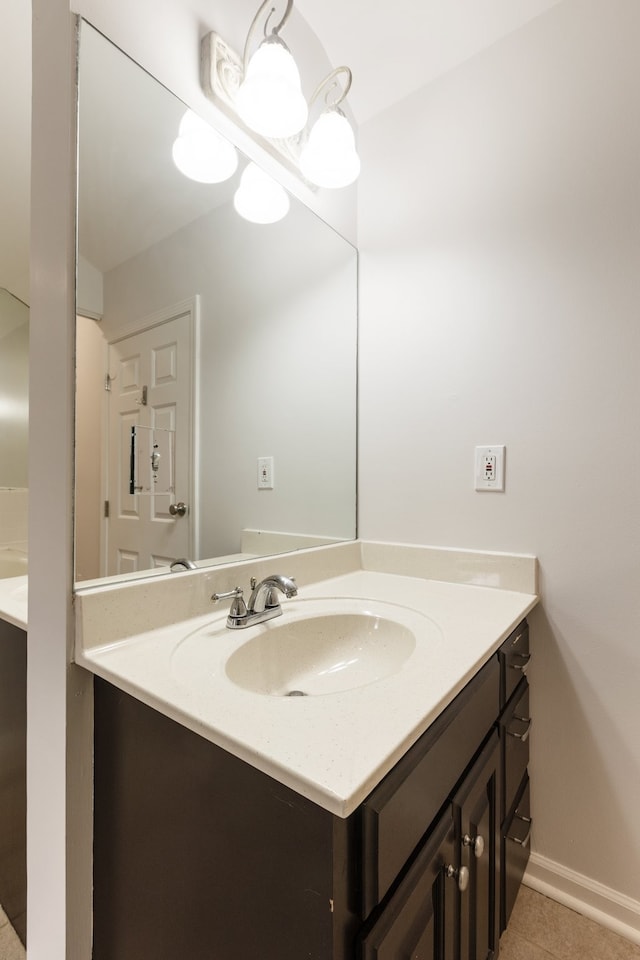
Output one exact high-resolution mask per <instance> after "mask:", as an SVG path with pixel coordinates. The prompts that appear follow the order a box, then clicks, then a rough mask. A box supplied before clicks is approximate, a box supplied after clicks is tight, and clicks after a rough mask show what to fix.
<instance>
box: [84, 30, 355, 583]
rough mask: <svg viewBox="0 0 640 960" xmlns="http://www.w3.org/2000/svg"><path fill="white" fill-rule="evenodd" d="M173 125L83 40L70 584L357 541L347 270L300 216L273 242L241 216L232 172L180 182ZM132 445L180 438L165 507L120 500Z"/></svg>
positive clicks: (117, 57) (121, 70)
mask: <svg viewBox="0 0 640 960" xmlns="http://www.w3.org/2000/svg"><path fill="white" fill-rule="evenodd" d="M185 110H186V108H185V106H184V104H183V103H182V102H181V101H179V100H178V99H177V98H176V97H174V96H173V95H172V94H171V93H170V92H169V91H167V90H166V89H165V88H164V87H162V86H161V85H160V84H159V83H158V82H157V81H155V80H154V79H153V78H152V77H150V76H149V75H148V74H147V73H146V72H145V71H143V70H142V69H141V68H140V67H139V66H138V65H137V64H135V63H134V62H133V61H131V60H130V59H129V58H127V57H126V56H125V55H124V54H123V53H122V52H121V51H120V50H118V49H117V48H116V47H114V46H113V45H112V44H111V43H109V42H108V41H107V40H106V39H105V38H104V37H103V36H101V35H100V34H98V33H97V32H96V31H95V30H93V29H92V28H91V27H90V26H89V25H88V24H86V23H83V24H82V29H81V41H80V67H79V177H78V180H79V187H78V190H79V195H78V292H77V309H78V314H79V316H78V325H77V403H76V407H77V418H76V450H77V454H76V579H77V580H79V581H80V580H82V581H85V580H87V579H94V578H97V577H104V576H125V575H127V576H137V575H138V576H139V575H141V573H142V572H143V571H144V575H149V574H151V573H152V572H154V571H156V572H158V571H164V572H166V569H167V566H168V565H169V564H170V563H171V562H172V561H173V560H174V559H176V558H179V557H188V558H190V559H192V560H200V561H207V562H216V561H217V562H223V561H224V562H226V561H228V560H229V559H236V558H237V559H241V558H244V557H247V556H255V555H258V554H261V555H266V554H274V553H280V552H286V551H288V550H291V549H297V548H302V547H306V546H311V545H314V544H316V543H323V542H333V541H335V540H344V539H352V538H353V537H354V536H355V533H356V531H355V495H356V480H355V466H356V449H355V445H356V339H357V291H356V283H357V265H356V251H355V249H354V248H353V247H352V246H351V244H349V243H348V242H347V241H346V240H344V239H343V238H342V237H341V236H339V235H338V234H337V233H336V232H335V231H334V230H332V229H331V228H330V227H329V226H328V225H327V224H326V223H324V222H322V221H321V220H320V219H319V218H318V217H317V216H316V215H315V214H313V213H312V212H311V211H310V210H309V209H307V208H306V207H305V206H304V205H303V204H302V203H300V202H299V201H297V200H296V199H295V198H290V206H289V210H288V213H287V215H286V216H285V217H284V219H282V220H280V221H279V222H277V223H270V224H268V225H266V224H256V223H250V222H248V221H247V220H245V219H243V218H242V217H241V216H239V215H238V212H237V211H236V209H234V204H233V194H234V191H235V190H236V189H237V186H238V183H239V180H240V177H241V174H242V172H243V170H244V169H245V167H246V166H247V161H246V159H244V158H243V157H240V162H239V165H238V169H237V171H236V173H235V174H234V175H233V177H232V178H231V179H230V180H228V181H227V182H225V183H214V184H211V183H200V182H196V181H194V180H192V179H189V178H187V177H186V176H185V175H184V174H183V173H181V172H180V171H179V170H178V168H177V166H176V164H175V163H174V161H173V159H172V147H173V144H174V142H175V140H176V138H177V136H178V131H179V129H180V124H181V121H182V120H183V117H184V115H185ZM134 427H146V428H151V429H152V431H172V432H173V434H172V436H173V442H172V444H171V445H167V447H166V451H165V455H166V456H170V457H171V458H172V459H173V461H174V462H173V463H172V464H171V472H170V475H171V484H170V486H171V489H170V490H169V492H164V488H163V492H161V493H158V492H157V491H154V490H153V489H152V490H151V491H150V492H149V493H148V494H146V495H143V494H142V493H140V492H138V491H135V492H134V493H131V492H130V491H131V487H130V473H131V471H130V468H131V461H130V456H131V436H132V433H131V431H132V428H134ZM152 447H153V444H151V445H150V451H149V454H148V456H149V457H151V456H152V455H153V454H154V451H153V449H152ZM162 454H163V450H160V449H159V448H158V449H157V450H156V451H155V456H156V461H155V465H156V467H157V466H158V463H159V462H162V461H159V460H158V459H157V458H158V457H159V456H161V455H162ZM163 466H164V465H163ZM147 473H148V471H147ZM151 475H152V476H153V470H152V471H151ZM180 507H182V508H184V509H179V508H180Z"/></svg>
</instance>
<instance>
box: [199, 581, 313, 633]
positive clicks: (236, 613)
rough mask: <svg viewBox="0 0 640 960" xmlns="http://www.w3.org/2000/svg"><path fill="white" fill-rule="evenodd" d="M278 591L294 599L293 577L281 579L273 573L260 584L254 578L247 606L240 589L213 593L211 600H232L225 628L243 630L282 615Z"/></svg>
mask: <svg viewBox="0 0 640 960" xmlns="http://www.w3.org/2000/svg"><path fill="white" fill-rule="evenodd" d="M278 591H280V592H281V593H283V594H284V595H285V597H295V596H296V594H297V592H298V587H297V585H296V582H295V580H294V579H293V577H283V576H282V575H281V574H279V573H274V574H272V575H271V576H269V577H265V578H264V580H261V581H260V583H258V582H257V581H256V578H255V577H252V578H251V596H250V597H249V604H248V605H247V604H245V602H244V599H243V596H242V593H243V591H242V588H241V587H236V588H235V589H234V590H230V591H229V592H228V593H214V594H213V596H212V597H211V599H212V600H213V602H214V603H217V602H218V601H219V600H227V599H229V598H232V599H233V603H232V604H231V609H230V610H229V616H228V617H227V626H228V627H229V629H230V630H243V629H244V628H245V627H251V626H253V625H254V624H256V623H263V622H264V621H265V620H271V619H272V618H273V617H279V616H280V615H281V613H282V607H281V606H280V602H279V600H278Z"/></svg>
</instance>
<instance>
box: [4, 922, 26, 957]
mask: <svg viewBox="0 0 640 960" xmlns="http://www.w3.org/2000/svg"><path fill="white" fill-rule="evenodd" d="M25 956H26V954H25V950H24V947H23V946H22V944H21V943H20V938H19V937H18V934H17V933H16V932H15V930H14V929H13V927H12V926H11V924H10V923H6V924H5V925H4V926H3V927H0V960H25Z"/></svg>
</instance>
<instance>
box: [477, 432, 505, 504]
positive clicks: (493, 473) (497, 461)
mask: <svg viewBox="0 0 640 960" xmlns="http://www.w3.org/2000/svg"><path fill="white" fill-rule="evenodd" d="M504 455H505V447H504V446H502V445H499V444H496V445H494V446H491V447H476V456H475V474H474V475H475V489H476V490H495V491H497V492H499V493H502V492H503V491H504Z"/></svg>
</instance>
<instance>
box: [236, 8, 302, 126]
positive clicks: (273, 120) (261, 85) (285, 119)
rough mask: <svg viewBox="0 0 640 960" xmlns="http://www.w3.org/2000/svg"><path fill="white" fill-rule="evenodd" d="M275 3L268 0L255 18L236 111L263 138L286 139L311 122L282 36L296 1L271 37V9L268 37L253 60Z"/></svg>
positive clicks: (294, 65) (266, 36)
mask: <svg viewBox="0 0 640 960" xmlns="http://www.w3.org/2000/svg"><path fill="white" fill-rule="evenodd" d="M270 3H271V0H265V2H264V3H263V4H262V5H261V7H260V9H259V10H258V12H257V13H256V15H255V17H254V18H253V22H252V24H251V26H250V28H249V33H248V34H247V40H246V43H245V46H244V57H243V65H242V66H243V79H242V83H241V84H240V87H239V89H238V93H237V95H236V108H237V110H238V113H239V115H240V117H241V118H242V119H243V120H244V122H245V123H246V125H247V126H248V127H249V128H250V129H251V130H253V131H255V133H259V134H260V135H261V136H263V137H271V138H278V139H286V138H287V137H293V136H295V134H296V133H300V131H301V130H302V129H304V126H305V124H306V122H307V102H306V100H305V98H304V96H303V95H302V90H301V88H300V74H299V72H298V68H297V66H296V62H295V60H294V59H293V57H292V56H291V52H290V51H289V48H288V47H287V45H286V43H285V42H284V41H283V40H281V38H280V36H279V32H280V30H281V29H282V27H283V26H284V24H285V23H286V21H287V20H288V18H289V14H290V13H291V10H292V7H293V0H287V8H286V10H285V12H284V16H283V17H282V19H281V20H280V22H279V23H278V25H277V26H275V27H274V28H273V30H272V31H271V33H270V34H269V35H267V27H268V25H269V20H270V19H271V17H272V15H273V14H274V13H275V7H273V6H272V7H271V10H270V11H269V13H268V15H267V18H266V20H265V23H264V36H265V39H264V40H263V41H262V43H261V44H260V46H259V47H258V49H257V50H256V51H255V53H254V54H253V55H252V56H251V57H249V51H250V49H251V44H252V42H253V38H254V35H255V32H256V29H257V26H258V23H259V21H260V17H261V16H262V14H263V13H264V11H265V10H266V8H267V7H268V6H269V4H270Z"/></svg>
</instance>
